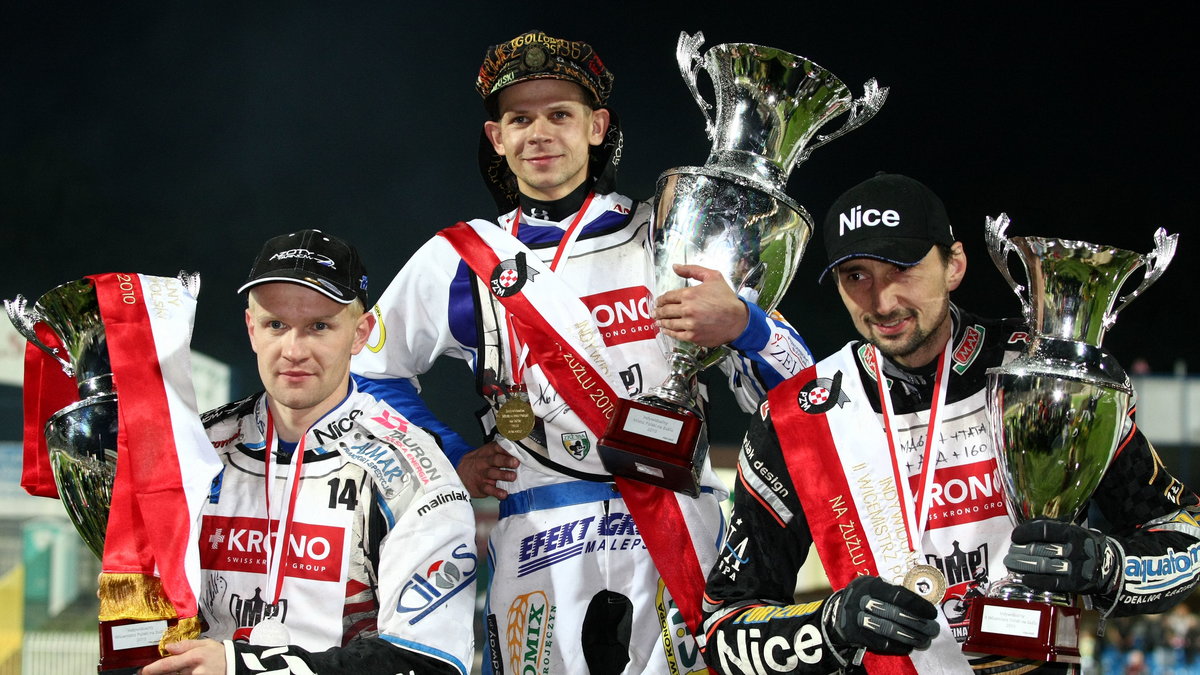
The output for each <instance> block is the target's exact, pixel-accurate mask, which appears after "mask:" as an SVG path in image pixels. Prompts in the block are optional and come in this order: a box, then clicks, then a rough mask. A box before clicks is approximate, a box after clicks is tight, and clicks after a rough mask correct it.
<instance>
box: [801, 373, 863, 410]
mask: <svg viewBox="0 0 1200 675" xmlns="http://www.w3.org/2000/svg"><path fill="white" fill-rule="evenodd" d="M849 402H850V399H849V397H847V396H846V392H844V391H842V371H840V370H839V371H837V372H836V373H834V375H833V378H832V379H830V378H828V377H818V378H815V379H813V380H812V381H810V382H809V383H808V384H805V385H804V386H803V387H800V393H799V394H798V395H797V396H796V403H798V404H799V405H800V409H801V410H803V411H804V412H806V413H808V414H810V415H821V414H824V413H826V412H829V411H830V410H832V409H833V408H834V406H842V405H845V404H847V403H849Z"/></svg>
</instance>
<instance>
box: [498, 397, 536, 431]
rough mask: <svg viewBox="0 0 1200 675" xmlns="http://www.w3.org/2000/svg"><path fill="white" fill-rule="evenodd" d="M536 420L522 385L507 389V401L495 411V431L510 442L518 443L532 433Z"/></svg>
mask: <svg viewBox="0 0 1200 675" xmlns="http://www.w3.org/2000/svg"><path fill="white" fill-rule="evenodd" d="M536 421H537V418H536V417H535V416H534V414H533V406H531V405H530V404H529V394H528V393H526V391H525V387H524V386H523V385H513V386H512V387H510V388H509V393H508V400H506V401H505V402H504V403H503V404H501V406H500V409H499V410H497V411H496V430H497V431H499V432H500V435H501V436H504V437H505V438H507V439H508V440H510V441H519V440H521V439H522V438H525V437H526V436H528V435H529V432H531V431H533V425H534V423H535V422H536Z"/></svg>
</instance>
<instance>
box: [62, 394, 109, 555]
mask: <svg viewBox="0 0 1200 675" xmlns="http://www.w3.org/2000/svg"><path fill="white" fill-rule="evenodd" d="M46 444H47V446H48V447H49V450H50V467H51V469H52V471H53V472H54V482H55V484H56V485H58V496H59V499H61V500H62V503H63V508H65V509H66V510H67V515H68V516H69V517H70V519H71V522H72V523H73V524H74V525H75V530H76V531H77V532H78V533H79V536H80V538H82V539H83V541H84V543H85V544H87V547H88V548H89V549H91V551H92V553H94V554H96V557H97V558H102V557H103V556H104V533H105V531H106V530H107V529H108V509H109V506H110V505H111V504H112V484H113V478H114V476H115V475H116V466H117V396H116V394H101V395H98V396H92V397H90V398H87V399H84V400H82V401H79V402H78V403H74V404H72V405H69V406H67V407H66V408H63V409H62V410H59V411H58V412H56V413H54V415H52V416H51V417H50V420H49V421H48V422H46Z"/></svg>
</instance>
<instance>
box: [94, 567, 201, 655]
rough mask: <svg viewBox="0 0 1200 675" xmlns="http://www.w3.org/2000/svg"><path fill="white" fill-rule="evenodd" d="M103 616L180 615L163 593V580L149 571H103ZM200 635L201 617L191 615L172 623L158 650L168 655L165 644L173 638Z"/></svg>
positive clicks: (116, 618) (150, 617)
mask: <svg viewBox="0 0 1200 675" xmlns="http://www.w3.org/2000/svg"><path fill="white" fill-rule="evenodd" d="M97 595H99V596H100V620H101V621H119V620H122V619H131V620H134V621H161V620H164V619H178V618H179V615H178V613H177V612H176V611H175V607H174V606H172V605H171V602H170V601H169V600H167V597H166V595H165V594H164V593H163V587H162V580H160V579H159V578H158V577H156V576H152V575H147V574H110V573H107V572H105V573H102V574H101V575H100V590H99V592H98V593H97ZM197 637H200V618H199V617H195V616H192V617H187V618H183V619H179V621H178V623H176V624H175V625H173V626H169V627H168V628H167V630H166V631H165V632H164V633H163V636H162V639H161V640H159V643H158V650H159V652H160V653H162V655H163V656H166V655H167V652H166V650H165V649H164V647H165V646H166V645H167V644H168V643H171V642H178V641H179V640H191V639H194V638H197Z"/></svg>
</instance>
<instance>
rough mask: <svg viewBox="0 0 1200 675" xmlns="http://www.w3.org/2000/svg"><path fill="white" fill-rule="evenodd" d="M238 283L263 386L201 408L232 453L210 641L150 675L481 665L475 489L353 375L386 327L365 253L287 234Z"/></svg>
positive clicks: (189, 645) (216, 514)
mask: <svg viewBox="0 0 1200 675" xmlns="http://www.w3.org/2000/svg"><path fill="white" fill-rule="evenodd" d="M239 292H245V293H246V294H247V302H248V308H247V309H246V329H247V332H248V333H249V336H250V345H251V347H252V348H253V350H254V352H255V354H256V355H257V359H258V371H259V377H260V378H261V379H262V383H263V386H264V388H265V391H264V392H260V393H258V394H255V395H253V396H250V397H249V398H246V399H244V400H241V401H238V402H235V403H230V404H229V405H226V406H224V407H221V408H218V409H216V410H213V411H211V412H209V413H207V414H206V415H205V416H204V425H205V428H206V431H207V433H208V436H209V439H210V440H211V441H212V442H213V445H214V446H215V447H216V448H217V452H218V454H219V455H220V458H221V460H222V462H223V464H224V469H223V470H222V472H221V474H220V475H219V476H218V477H217V479H216V480H215V481H214V482H213V486H212V490H211V493H210V495H209V498H208V502H207V504H206V505H205V508H204V511H203V520H202V525H201V534H200V546H201V552H200V564H201V567H202V568H203V589H202V590H203V592H202V598H201V602H200V605H201V607H200V610H201V613H202V615H203V617H204V619H205V620H206V622H207V626H208V629H207V631H206V633H205V635H206V636H207V637H208V638H210V639H203V640H192V641H184V642H180V643H175V644H173V645H170V646H169V647H168V649H169V651H171V652H172V655H171V656H167V657H166V658H163V659H161V660H159V661H157V662H155V663H153V664H150V665H149V666H146V667H145V668H144V669H143V670H142V673H143V674H144V675H159V674H164V673H198V674H208V673H238V674H242V673H266V672H270V673H279V674H285V673H295V674H297V675H299V674H302V673H303V674H306V675H307V674H310V673H353V674H354V675H368V674H370V673H378V674H379V675H384V674H386V675H394V674H395V673H402V672H403V673H408V672H420V673H447V674H451V673H454V674H458V675H466V673H468V672H470V668H471V660H472V657H473V646H474V635H473V633H472V630H471V617H472V615H473V612H474V588H475V577H476V573H477V569H478V566H479V563H478V561H477V559H476V558H477V556H476V554H475V551H476V547H475V519H474V514H473V513H472V511H471V506H470V498H469V496H468V495H467V492H466V490H465V489H464V488H463V485H462V482H461V481H460V480H459V479H458V476H457V475H456V474H455V473H454V470H453V467H452V466H451V465H450V463H449V462H448V461H447V460H446V458H445V456H444V455H443V453H442V451H441V449H440V448H439V447H438V444H437V443H436V442H435V440H434V438H433V437H432V436H431V435H430V434H428V433H426V432H425V431H423V430H422V429H421V428H419V427H418V426H417V425H415V424H412V423H410V422H409V421H408V420H407V419H406V418H405V417H403V416H402V415H401V414H400V413H398V412H396V410H394V409H393V408H392V407H390V406H389V405H388V404H386V403H384V402H382V401H380V400H378V399H376V398H375V397H374V396H371V395H370V394H367V393H365V392H362V391H359V390H358V388H357V387H356V386H355V384H354V381H353V380H352V379H351V378H350V358H351V356H352V355H353V354H355V353H357V352H358V351H359V350H361V349H362V348H363V345H364V344H365V343H366V340H367V336H368V335H369V334H370V331H371V328H372V326H373V325H374V315H373V314H371V313H370V312H367V311H366V310H365V308H366V307H367V273H366V269H365V268H364V267H363V264H362V261H361V259H360V258H359V255H358V251H357V250H355V248H354V247H353V246H351V245H349V244H347V243H346V242H344V241H342V240H341V239H338V238H337V237H334V236H332V235H329V234H325V233H322V232H320V231H318V230H303V231H300V232H295V233H292V234H288V235H282V236H279V237H275V238H272V239H270V240H269V241H267V242H266V244H265V245H264V246H263V249H262V252H261V253H260V254H259V256H258V259H257V260H256V261H255V263H254V267H253V268H252V269H251V271H250V277H249V278H248V279H247V281H246V283H245V284H243V285H242V287H241V288H240V289H239ZM218 640H221V642H218Z"/></svg>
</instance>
